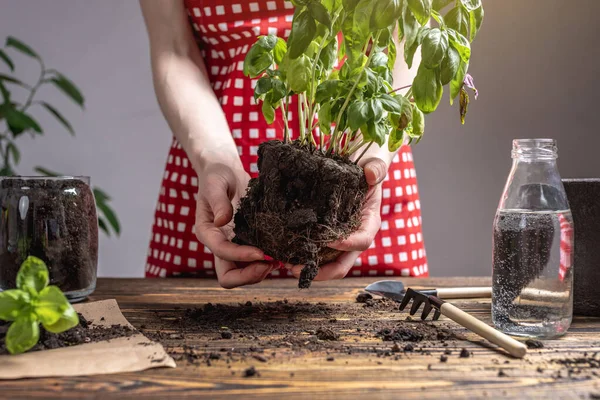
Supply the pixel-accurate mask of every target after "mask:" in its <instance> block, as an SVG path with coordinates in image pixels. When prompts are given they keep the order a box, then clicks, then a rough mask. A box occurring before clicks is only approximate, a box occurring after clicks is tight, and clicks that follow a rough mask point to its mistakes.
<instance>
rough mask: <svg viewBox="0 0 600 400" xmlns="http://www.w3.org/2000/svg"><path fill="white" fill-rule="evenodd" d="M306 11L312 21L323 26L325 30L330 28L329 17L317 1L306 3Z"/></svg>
mask: <svg viewBox="0 0 600 400" xmlns="http://www.w3.org/2000/svg"><path fill="white" fill-rule="evenodd" d="M308 11H309V12H310V15H311V16H312V17H313V18H314V19H316V20H317V21H319V22H320V23H321V24H323V25H325V26H326V27H327V28H331V17H330V16H329V13H328V12H327V9H326V8H325V6H323V4H321V3H320V2H319V1H311V2H310V3H308Z"/></svg>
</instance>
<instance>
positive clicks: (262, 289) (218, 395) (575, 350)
mask: <svg viewBox="0 0 600 400" xmlns="http://www.w3.org/2000/svg"><path fill="white" fill-rule="evenodd" d="M405 281H406V282H405V283H408V284H409V285H411V284H414V285H418V286H419V287H444V286H459V285H460V286H485V285H489V283H490V281H489V279H487V278H438V279H428V280H413V279H406V280H405ZM370 282H372V280H371V279H347V280H342V281H333V282H322V283H316V284H315V285H314V287H313V288H312V289H310V290H308V291H299V290H298V289H297V288H296V286H295V282H293V281H288V280H272V281H266V282H264V283H262V284H259V285H256V286H252V287H249V288H243V289H234V290H228V291H227V290H223V289H220V288H218V285H217V284H216V282H214V281H200V280H185V279H181V280H178V279H173V280H132V279H123V280H121V279H101V280H100V281H99V284H98V289H97V291H96V293H95V294H94V296H92V300H100V299H106V298H116V299H117V301H118V302H119V305H120V306H121V308H122V310H123V313H124V314H125V316H126V317H127V318H128V319H129V321H130V322H131V323H132V324H133V325H134V326H136V327H138V328H141V327H142V326H143V327H144V328H145V330H146V331H147V332H154V331H157V330H159V331H160V332H162V333H163V334H164V337H166V339H161V342H163V343H164V344H165V346H167V347H168V348H171V349H172V351H173V352H175V353H181V352H183V351H184V350H183V348H182V347H181V346H183V345H184V344H185V345H187V346H192V347H195V348H197V349H199V350H198V352H199V353H201V354H209V353H219V354H223V355H225V352H223V351H222V350H228V349H229V350H231V349H235V351H234V352H233V354H234V356H233V357H226V356H223V357H221V359H218V360H211V365H210V366H208V365H207V364H206V363H205V362H204V360H203V359H201V362H200V363H199V365H193V364H190V363H187V362H185V361H183V360H182V361H180V362H179V363H178V364H179V365H178V368H177V369H174V370H171V369H156V370H150V371H144V372H139V373H128V374H118V375H105V376H93V377H77V378H69V379H54V378H53V379H36V380H21V381H9V382H6V381H3V382H2V383H0V398H17V397H22V398H59V397H63V398H78V399H79V398H124V397H136V398H157V399H165V398H173V397H189V398H207V399H232V398H238V397H240V396H242V397H243V398H245V399H268V398H278V399H279V398H284V397H285V398H290V399H313V398H323V399H338V398H344V397H350V398H352V399H363V398H364V399H370V400H371V399H387V398H390V399H398V398H403V399H412V398H420V399H440V398H498V397H501V398H567V399H570V398H573V399H575V398H576V399H580V398H584V399H586V398H589V396H590V394H591V393H598V394H600V379H599V378H598V376H597V375H594V373H596V374H597V373H599V372H600V370H599V369H598V368H597V366H586V365H583V364H572V365H568V366H565V365H562V364H558V363H556V362H554V361H553V360H557V359H563V360H564V359H567V358H573V359H577V358H583V357H584V354H585V355H586V356H587V357H589V356H590V355H591V354H593V353H594V352H599V354H600V335H599V333H600V320H599V319H594V318H576V319H575V321H574V323H573V326H572V328H571V330H570V332H569V334H568V335H567V336H565V337H564V338H562V339H560V340H556V341H551V342H546V343H547V345H546V347H545V348H542V349H537V350H530V352H529V354H528V356H527V357H526V358H525V359H524V360H516V359H513V358H510V357H507V356H505V355H504V354H503V353H501V352H498V351H497V350H495V349H494V348H492V347H490V346H486V345H485V343H481V340H480V338H479V337H477V336H476V335H473V334H471V333H469V332H466V331H465V330H464V329H461V328H460V327H459V326H457V325H455V324H454V323H452V322H451V321H448V320H444V319H442V320H440V321H437V322H436V323H435V324H436V326H448V327H450V328H451V329H452V330H453V331H455V332H457V333H459V334H460V335H462V336H464V337H465V338H466V339H468V340H449V341H447V343H446V344H447V347H444V346H443V343H441V342H438V341H432V342H427V345H426V346H427V347H426V349H424V350H425V351H424V352H406V353H404V352H401V353H397V354H399V357H398V358H397V359H396V358H395V357H394V355H395V354H396V353H393V354H391V355H390V356H386V355H385V352H386V351H387V352H389V350H390V349H391V347H392V345H393V343H391V342H383V341H381V339H378V338H376V337H375V336H374V335H373V334H370V335H361V334H358V333H357V332H355V331H353V330H352V329H350V328H349V327H350V326H351V325H352V323H354V322H353V321H350V320H349V319H348V318H356V316H354V317H352V315H351V314H350V313H349V311H350V310H356V309H357V307H362V306H361V305H358V304H355V303H354V299H355V297H356V294H357V293H359V291H360V290H361V289H362V288H364V287H365V286H366V285H367V284H368V283H370ZM284 298H285V299H288V300H289V302H290V303H292V302H296V301H307V302H310V303H318V302H324V303H325V304H331V305H334V306H331V307H325V308H326V312H324V313H322V314H318V315H317V314H315V315H310V314H302V313H301V314H299V315H298V316H297V317H296V318H294V319H293V320H292V319H288V318H287V317H286V316H285V315H271V316H269V315H267V316H265V315H257V316H252V315H251V316H249V317H247V318H246V320H250V321H252V319H253V318H256V323H257V324H263V325H264V326H270V325H276V324H285V326H286V327H287V328H289V331H291V332H295V333H296V334H297V335H299V336H302V337H307V338H308V337H309V336H310V334H309V333H306V332H302V326H303V324H307V323H309V322H310V323H312V325H314V324H315V322H317V323H318V322H319V321H322V322H323V324H325V323H327V321H328V320H331V319H332V318H335V319H336V320H338V321H339V322H338V323H339V324H340V325H342V326H343V327H344V331H343V335H342V336H343V337H342V339H341V341H340V342H336V343H334V344H332V346H330V347H329V348H324V347H321V348H318V349H316V350H315V351H308V350H306V351H298V350H297V349H292V348H289V347H282V346H277V345H269V343H271V342H272V343H275V344H277V343H279V344H280V343H281V340H280V339H281V336H282V335H277V334H273V333H270V334H269V333H265V334H261V335H260V337H259V338H258V340H256V339H254V338H251V337H244V338H242V337H239V336H238V335H236V336H234V337H233V338H232V339H221V338H220V336H219V333H218V332H217V331H214V330H211V329H204V328H202V327H200V328H198V327H189V329H187V330H186V331H185V332H184V334H183V338H169V334H171V333H172V332H177V330H176V329H177V327H179V326H180V325H179V322H178V321H180V318H183V317H184V315H185V309H186V308H194V307H200V306H202V305H203V304H205V303H208V302H211V303H213V304H214V303H231V304H234V305H235V304H238V303H244V302H246V301H248V300H249V301H252V302H255V303H257V302H265V303H268V302H275V301H278V300H283V299H284ZM455 304H457V305H458V306H460V307H461V308H463V309H464V310H465V311H467V312H470V313H472V314H473V315H475V316H476V317H478V318H480V319H482V320H484V321H486V322H488V323H489V322H490V301H489V299H487V300H486V299H482V300H470V301H456V302H455ZM365 310H366V311H365V312H367V314H365V315H367V316H368V321H358V320H357V321H356V324H357V325H356V326H365V324H372V325H373V326H374V327H376V326H380V325H381V326H389V325H390V324H392V325H393V324H396V323H398V321H401V320H404V319H405V318H406V316H407V314H405V313H400V312H398V311H396V310H394V309H393V307H392V309H380V310H379V309H373V310H371V309H369V310H367V309H365ZM165 321H167V323H165ZM168 321H172V322H173V325H172V326H171V325H170V324H169V323H168ZM368 326H370V325H368ZM373 329H374V328H373ZM371 333H372V332H371ZM482 344H483V345H482ZM257 345H259V346H260V348H261V349H262V350H263V352H262V353H259V354H264V357H265V358H266V362H261V361H259V360H257V359H256V358H253V355H255V354H256V353H255V352H250V351H247V350H248V349H250V348H251V347H254V346H257ZM419 346H421V344H415V348H417V350H418V347H419ZM374 348H375V349H376V350H378V351H379V356H378V354H377V352H374V351H373V349H374ZM462 348H466V349H467V350H468V351H470V352H471V353H472V357H469V358H459V356H458V354H459V351H460V349H462ZM448 349H450V350H451V351H452V354H450V355H447V357H448V360H447V361H446V362H440V356H441V355H442V354H444V352H445V351H446V350H448ZM349 351H351V352H352V354H348V352H349ZM272 353H275V355H274V356H273V355H272ZM328 353H329V354H328ZM328 357H333V360H332V361H328V360H327V359H328ZM598 359H599V360H600V357H598ZM90 362H93V360H90ZM251 365H252V366H255V367H256V368H257V370H258V371H259V373H260V377H257V376H255V377H250V378H246V377H244V376H243V374H244V371H245V370H246V368H248V367H249V366H251ZM569 369H570V370H571V376H570V377H569ZM500 371H502V373H501V374H500V375H503V376H499V372H500ZM558 374H560V376H561V377H560V378H559V377H558ZM292 375H293V376H292Z"/></svg>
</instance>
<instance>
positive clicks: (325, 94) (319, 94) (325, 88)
mask: <svg viewBox="0 0 600 400" xmlns="http://www.w3.org/2000/svg"><path fill="white" fill-rule="evenodd" d="M340 84H341V82H340V81H339V80H337V79H336V80H326V81H323V82H322V83H321V84H320V85H319V86H317V91H316V94H315V101H316V102H317V103H323V102H324V101H326V100H329V99H331V98H333V97H337V96H338V94H339V89H340Z"/></svg>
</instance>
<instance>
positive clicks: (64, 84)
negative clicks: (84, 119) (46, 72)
mask: <svg viewBox="0 0 600 400" xmlns="http://www.w3.org/2000/svg"><path fill="white" fill-rule="evenodd" d="M50 82H52V83H53V84H54V85H55V86H56V87H57V88H59V89H60V90H61V91H62V92H63V93H64V94H66V95H67V96H68V97H69V98H71V100H73V101H74V102H75V103H77V104H78V105H79V106H81V107H83V106H84V103H85V99H84V98H83V95H82V94H81V91H80V90H79V88H78V87H77V86H75V84H74V83H73V82H71V81H70V80H69V79H67V78H66V77H65V76H64V75H61V74H59V73H56V76H55V77H53V78H51V79H50Z"/></svg>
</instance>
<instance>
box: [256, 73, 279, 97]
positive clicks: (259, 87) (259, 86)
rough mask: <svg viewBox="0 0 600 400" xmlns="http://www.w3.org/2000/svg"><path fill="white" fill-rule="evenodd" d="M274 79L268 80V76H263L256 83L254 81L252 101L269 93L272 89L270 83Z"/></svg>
mask: <svg viewBox="0 0 600 400" xmlns="http://www.w3.org/2000/svg"><path fill="white" fill-rule="evenodd" d="M274 80H275V79H273V78H269V77H268V76H263V77H262V78H260V79H259V80H258V81H256V87H255V88H254V100H257V99H259V98H261V97H262V96H264V95H265V94H267V93H269V92H270V91H271V89H272V88H273V84H272V82H273V81H274Z"/></svg>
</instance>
